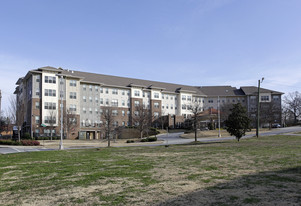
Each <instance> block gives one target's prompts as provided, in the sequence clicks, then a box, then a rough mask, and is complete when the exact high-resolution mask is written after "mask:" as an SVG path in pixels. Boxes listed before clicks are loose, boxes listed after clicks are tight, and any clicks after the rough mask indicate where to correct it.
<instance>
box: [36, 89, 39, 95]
mask: <svg viewBox="0 0 301 206" xmlns="http://www.w3.org/2000/svg"><path fill="white" fill-rule="evenodd" d="M36 95H37V96H40V88H37V89H36Z"/></svg>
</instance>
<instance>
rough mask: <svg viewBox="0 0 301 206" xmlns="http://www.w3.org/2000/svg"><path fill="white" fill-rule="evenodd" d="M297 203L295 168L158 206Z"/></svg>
mask: <svg viewBox="0 0 301 206" xmlns="http://www.w3.org/2000/svg"><path fill="white" fill-rule="evenodd" d="M200 184H202V183H200ZM300 203H301V167H294V168H289V169H286V170H280V171H267V172H260V173H257V174H254V175H246V176H242V177H240V178H237V179H234V180H232V181H228V182H225V183H219V184H217V185H215V186H211V187H208V188H206V189H203V190H199V191H194V192H191V193H188V194H183V195H181V196H178V197H176V198H173V199H169V200H167V201H165V202H161V203H159V204H157V205H158V206H169V205H172V206H174V205H189V206H190V205H195V206H196V205H300Z"/></svg>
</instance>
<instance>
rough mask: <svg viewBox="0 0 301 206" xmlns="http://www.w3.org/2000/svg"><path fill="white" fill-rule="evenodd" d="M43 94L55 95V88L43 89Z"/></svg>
mask: <svg viewBox="0 0 301 206" xmlns="http://www.w3.org/2000/svg"><path fill="white" fill-rule="evenodd" d="M45 96H50V97H55V96H56V90H54V89H45Z"/></svg>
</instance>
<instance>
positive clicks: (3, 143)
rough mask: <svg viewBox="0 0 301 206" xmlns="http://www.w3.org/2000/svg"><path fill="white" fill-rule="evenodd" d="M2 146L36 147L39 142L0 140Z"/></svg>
mask: <svg viewBox="0 0 301 206" xmlns="http://www.w3.org/2000/svg"><path fill="white" fill-rule="evenodd" d="M0 144H2V145H23V146H38V145H40V142H38V141H35V140H21V142H17V141H12V140H0Z"/></svg>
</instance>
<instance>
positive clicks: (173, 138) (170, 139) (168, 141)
mask: <svg viewBox="0 0 301 206" xmlns="http://www.w3.org/2000/svg"><path fill="white" fill-rule="evenodd" d="M291 132H301V127H286V128H279V129H272V130H271V131H266V132H261V133H260V136H269V135H278V134H284V133H291ZM182 134H183V132H181V133H169V134H162V135H158V139H159V140H163V143H159V144H156V143H154V144H147V145H139V146H159V145H172V144H187V143H190V142H193V141H194V139H183V138H181V137H180V135H182ZM253 136H254V134H252V135H246V136H244V137H243V138H250V137H253ZM233 139H235V137H221V138H216V137H213V138H198V141H200V142H216V141H224V140H233ZM128 146H137V145H128ZM83 148H84V147H80V146H79V147H77V148H68V149H83ZM85 148H93V147H85ZM51 150H57V149H48V148H32V147H23V146H1V145H0V154H11V153H19V152H35V151H51Z"/></svg>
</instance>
